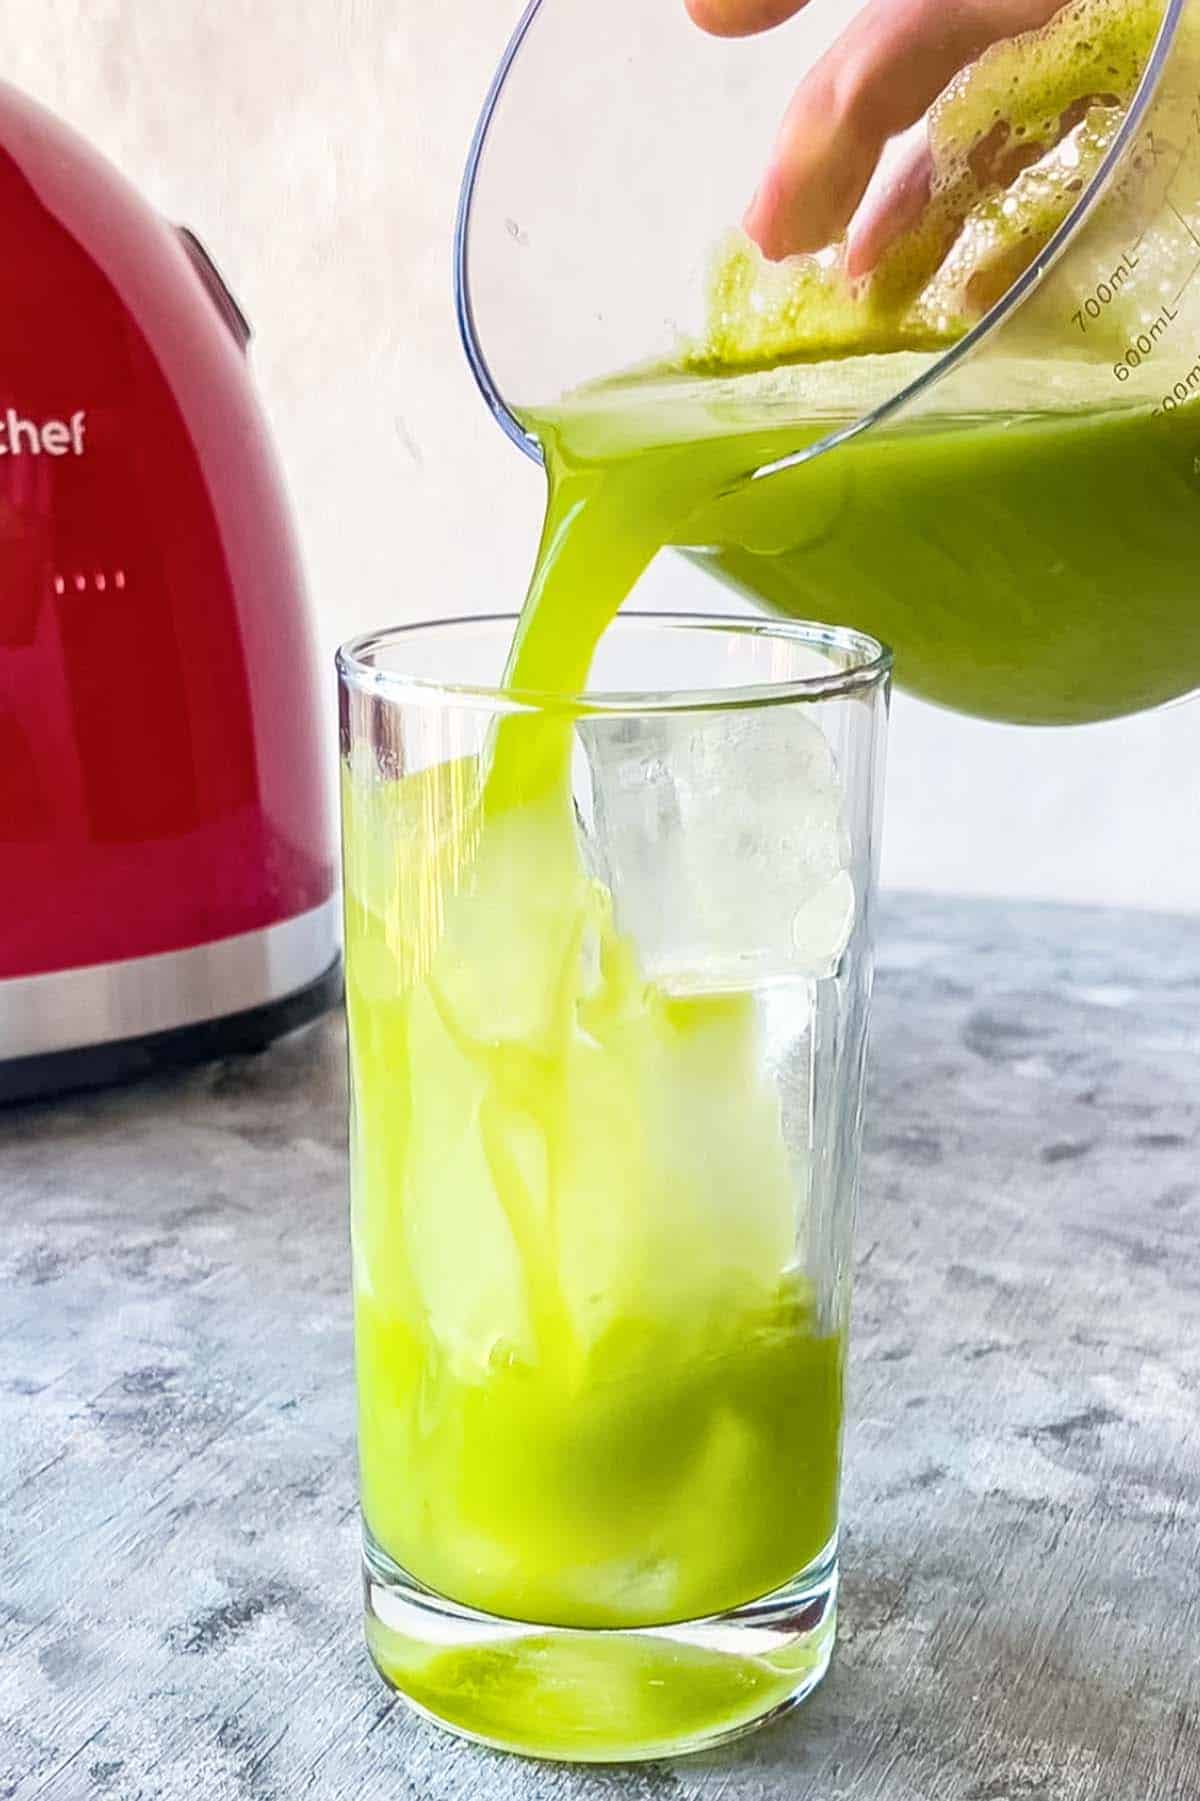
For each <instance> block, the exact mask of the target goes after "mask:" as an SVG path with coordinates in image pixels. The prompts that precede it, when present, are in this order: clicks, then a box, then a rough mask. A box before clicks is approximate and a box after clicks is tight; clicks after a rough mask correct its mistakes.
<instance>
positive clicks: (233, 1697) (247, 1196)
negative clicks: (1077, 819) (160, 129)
mask: <svg viewBox="0 0 1200 1801" xmlns="http://www.w3.org/2000/svg"><path fill="white" fill-rule="evenodd" d="M881 951H882V954H881V972H882V973H881V981H880V985H879V998H878V1013H877V1031H876V1055H875V1076H874V1107H873V1115H872V1128H871V1133H870V1149H869V1157H868V1166H867V1181H866V1193H865V1198H864V1206H863V1216H862V1222H861V1228H860V1236H859V1252H860V1255H859V1264H860V1280H859V1289H858V1308H857V1335H856V1339H855V1351H854V1360H853V1377H852V1392H851V1402H852V1426H851V1431H850V1439H849V1448H848V1478H847V1489H846V1518H847V1544H846V1567H847V1580H846V1587H845V1605H844V1612H843V1630H842V1638H841V1648H840V1652H839V1655H838V1658H837V1661H836V1664H835V1668H834V1672H833V1674H832V1675H831V1677H830V1679H829V1681H828V1683H827V1684H826V1686H825V1688H824V1689H823V1691H822V1692H821V1693H820V1694H819V1695H818V1696H817V1697H816V1698H815V1699H814V1701H812V1702H811V1703H810V1705H809V1706H808V1707H807V1708H806V1709H805V1710H803V1711H802V1712H801V1713H800V1714H799V1715H797V1716H794V1717H793V1718H792V1719H791V1720H789V1721H787V1722H785V1723H783V1724H782V1725H780V1726H778V1727H776V1728H774V1729H772V1730H771V1731H769V1732H766V1733H763V1734H761V1735H760V1736H759V1737H758V1738H756V1739H754V1740H751V1741H749V1742H747V1743H745V1744H743V1745H741V1746H739V1747H736V1748H734V1749H733V1750H731V1751H729V1752H727V1753H723V1754H721V1755H719V1756H715V1757H710V1758H705V1759H701V1760H694V1761H692V1762H689V1763H686V1764H678V1765H675V1766H670V1767H668V1766H653V1767H648V1768H645V1769H641V1770H617V1769H614V1770H592V1771H586V1770H585V1771H575V1772H570V1771H562V1770H555V1769H551V1768H536V1767H531V1766H527V1765H523V1764H522V1763H520V1762H519V1761H517V1760H515V1759H506V1758H501V1757H495V1756H491V1755H489V1754H487V1753H485V1752H481V1751H476V1750H474V1749H472V1748H469V1747H467V1746H464V1745H460V1744H457V1743H455V1742H454V1741H452V1740H450V1739H447V1738H444V1737H442V1736H440V1735H439V1734H437V1733H436V1732H435V1731H434V1730H433V1729H432V1728H430V1727H427V1726H425V1725H423V1724H422V1723H420V1722H419V1721H416V1720H413V1719H410V1718H409V1717H408V1716H407V1715H406V1714H405V1713H404V1712H403V1710H402V1709H401V1708H400V1707H399V1706H398V1705H396V1704H395V1703H394V1702H393V1701H392V1700H391V1698H390V1697H389V1696H388V1694H387V1693H386V1692H385V1691H384V1689H383V1688H382V1687H381V1686H380V1685H379V1683H378V1682H377V1680H376V1679H375V1677H374V1676H373V1674H372V1672H371V1670H370V1668H369V1666H368V1664H367V1660H366V1657H365V1654H364V1652H363V1650H362V1648H361V1644H360V1638H359V1623H358V1595H357V1576H356V1567H355V1540H356V1529H355V1519H354V1465H353V1435H352V1417H351V1398H352V1376H351V1359H350V1320H349V1307H348V1302H347V1277H346V1229H345V1197H344V1188H345V1168H344V1154H343V1132H344V1121H343V1104H344V1103H343V1077H342V1057H343V1049H342V1041H341V1034H340V1030H339V1028H338V1026H337V1025H336V1023H334V1022H330V1023H327V1024H326V1025H325V1026H323V1027H320V1028H317V1029H314V1030H312V1031H310V1032H308V1033H307V1034H305V1035H303V1036H301V1037H299V1038H297V1039H295V1040H293V1041H291V1042H290V1043H288V1044H286V1045H284V1046H281V1047H278V1048H277V1049H276V1050H275V1051H274V1052H272V1053H271V1054H269V1055H268V1056H266V1057H264V1058H262V1059H260V1060H258V1061H252V1062H245V1063H236V1064H226V1065H223V1066H220V1067H217V1068H210V1069H207V1070H204V1071H201V1072H199V1073H197V1074H193V1075H190V1076H187V1077H183V1078H175V1079H172V1080H169V1081H167V1080H164V1081H162V1082H160V1083H157V1084H151V1085H149V1086H145V1087H141V1088H137V1089H131V1090H128V1091H126V1092H124V1093H118V1094H109V1095H102V1096H96V1097H92V1098H87V1099H80V1100H74V1101H70V1102H67V1103H64V1104H60V1105H57V1106H54V1107H46V1108H42V1109H36V1110H35V1109H30V1110H26V1111H23V1112H13V1113H8V1114H3V1115H0V1192H2V1199H3V1209H2V1222H0V1274H2V1278H3V1287H2V1289H0V1297H2V1298H0V1307H2V1309H3V1313H2V1318H0V1346H2V1356H0V1493H2V1494H3V1502H2V1509H0V1534H2V1542H0V1797H3V1798H5V1801H35V1797H36V1798H37V1801H76V1798H77V1797H97V1798H98V1801H107V1798H108V1797H113V1798H114V1801H142V1798H146V1801H149V1798H151V1797H153V1798H154V1801H158V1798H159V1797H163V1798H164V1801H165V1798H168V1797H169V1798H171V1801H176V1798H183V1797H187V1798H188V1801H284V1798H285V1797H286V1798H287V1801H292V1798H293V1797H297V1796H309V1795H311V1796H314V1797H316V1796H319V1797H323V1798H328V1801H341V1798H342V1797H351V1796H353V1797H356V1798H357V1797H360V1796H365V1797H380V1798H383V1797H401V1798H406V1801H476V1798H477V1797H488V1798H489V1801H491V1798H493V1797H494V1798H495V1801H550V1798H551V1797H562V1798H563V1801H609V1798H616V1797H628V1798H629V1801H649V1798H650V1797H659V1796H662V1797H664V1798H666V1801H690V1797H693V1796H694V1797H697V1798H698V1801H783V1798H784V1797H788V1798H789V1801H790V1798H793V1797H794V1798H796V1801H807V1798H808V1797H812V1798H813V1801H1081V1798H1083V1797H1088V1798H1091V1797H1096V1798H1097V1801H1186V1798H1191V1797H1194V1796H1196V1795H1197V1794H1198V1793H1200V1668H1198V1661H1197V1660H1198V1656H1200V1248H1198V1240H1200V1162H1198V1151H1200V922H1198V921H1190V922H1189V921H1180V920H1170V919H1159V918H1145V917H1129V916H1118V915H1113V914H1103V913H1082V912H1073V911H1066V910H1062V911H1060V910H1055V909H1049V908H1046V909H1039V908H1029V907H1020V908H1004V907H1001V906H987V905H978V904H971V905H961V906H960V905H940V904H935V903H932V902H925V901H909V902H900V903H892V905H891V906H890V907H889V909H887V911H886V913H885V918H884V921H883V932H882V946H881Z"/></svg>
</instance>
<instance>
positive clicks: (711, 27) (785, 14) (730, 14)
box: [684, 0, 809, 38]
mask: <svg viewBox="0 0 1200 1801" xmlns="http://www.w3.org/2000/svg"><path fill="white" fill-rule="evenodd" d="M808 3H809V0H684V5H685V6H686V7H687V9H688V12H689V14H690V15H691V17H692V19H693V20H694V22H695V23H696V24H697V25H699V27H700V29H701V30H702V31H708V32H711V33H712V35H713V36H714V37H718V38H748V37H753V36H754V35H755V34H756V33H757V32H760V31H770V30H771V29H772V28H773V27H774V26H776V25H782V24H783V22H784V20H785V19H791V18H793V17H794V16H795V14H796V13H798V12H800V11H801V9H802V8H803V7H805V6H807V5H808Z"/></svg>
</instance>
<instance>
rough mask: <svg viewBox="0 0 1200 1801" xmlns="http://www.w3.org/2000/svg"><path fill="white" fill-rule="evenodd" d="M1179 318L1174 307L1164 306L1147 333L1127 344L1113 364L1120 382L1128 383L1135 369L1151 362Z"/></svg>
mask: <svg viewBox="0 0 1200 1801" xmlns="http://www.w3.org/2000/svg"><path fill="white" fill-rule="evenodd" d="M1178 317H1179V314H1178V313H1177V312H1176V311H1175V310H1174V308H1173V307H1169V306H1164V308H1163V310H1162V312H1161V313H1160V314H1159V315H1158V318H1157V319H1155V320H1153V321H1152V322H1151V324H1149V325H1148V326H1147V327H1146V329H1145V331H1140V332H1139V333H1138V335H1137V337H1136V338H1134V339H1133V340H1132V342H1131V343H1128V344H1126V346H1125V348H1124V350H1123V351H1122V353H1121V355H1120V356H1119V357H1118V358H1117V360H1116V362H1115V363H1114V364H1113V374H1114V375H1115V376H1116V378H1117V380H1118V381H1128V380H1129V378H1130V376H1131V375H1132V374H1133V372H1134V370H1135V369H1140V368H1141V366H1142V364H1143V363H1148V362H1149V361H1150V358H1151V357H1152V356H1153V355H1154V352H1155V351H1156V350H1157V349H1158V346H1159V344H1160V343H1161V342H1162V340H1163V338H1165V337H1166V335H1167V333H1168V332H1169V331H1170V329H1171V327H1172V326H1173V325H1174V323H1175V321H1176V320H1177V319H1178Z"/></svg>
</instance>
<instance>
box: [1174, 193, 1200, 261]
mask: <svg viewBox="0 0 1200 1801" xmlns="http://www.w3.org/2000/svg"><path fill="white" fill-rule="evenodd" d="M1167 205H1168V206H1169V207H1170V209H1171V211H1172V212H1173V213H1174V215H1175V217H1176V218H1177V219H1178V220H1179V223H1180V224H1181V225H1182V226H1183V229H1184V230H1185V231H1186V232H1187V235H1188V237H1189V238H1190V239H1191V240H1192V243H1193V244H1194V245H1195V246H1196V249H1197V250H1200V238H1198V237H1197V236H1196V234H1195V232H1194V231H1193V230H1192V228H1191V226H1190V225H1189V224H1188V222H1187V220H1186V219H1185V218H1184V216H1183V214H1182V213H1181V212H1180V210H1179V208H1178V207H1177V206H1176V204H1175V202H1174V201H1173V200H1172V199H1171V197H1170V195H1168V196H1167Z"/></svg>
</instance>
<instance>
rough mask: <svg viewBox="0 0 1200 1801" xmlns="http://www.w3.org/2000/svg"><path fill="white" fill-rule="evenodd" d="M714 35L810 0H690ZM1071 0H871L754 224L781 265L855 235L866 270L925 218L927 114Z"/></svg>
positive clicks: (789, 129) (812, 77) (855, 267)
mask: <svg viewBox="0 0 1200 1801" xmlns="http://www.w3.org/2000/svg"><path fill="white" fill-rule="evenodd" d="M684 3H685V5H686V6H687V9H688V12H689V13H690V14H691V16H692V18H693V19H694V20H695V22H696V24H697V25H700V26H701V27H702V28H703V29H704V30H705V31H709V32H712V33H714V34H715V35H717V36H719V37H748V36H752V35H754V34H755V33H757V32H760V31H769V30H770V29H771V28H772V27H773V26H776V25H781V24H782V23H783V22H784V20H786V19H790V18H792V17H793V16H794V15H795V14H796V13H798V12H800V11H801V10H802V8H803V7H805V6H806V5H808V4H810V0H684ZM1065 3H1066V0H869V3H868V4H867V5H865V6H864V7H863V8H862V10H861V11H859V12H858V13H857V14H856V16H855V17H854V19H852V21H851V22H850V24H849V26H848V27H847V28H846V30H845V31H844V32H843V33H842V34H841V36H840V37H839V38H838V39H837V41H836V43H835V44H833V46H832V47H831V48H830V49H829V50H828V51H827V52H826V54H825V55H824V56H823V57H822V58H821V60H820V62H818V63H817V64H816V65H815V66H814V68H813V69H812V70H811V71H810V73H809V74H808V76H807V77H806V78H805V80H804V81H803V82H802V83H801V85H800V87H799V88H798V89H797V92H796V94H795V97H794V98H793V100H792V103H791V105H790V107H789V108H788V112H787V116H786V117H785V119H784V122H783V126H782V129H781V131H780V133H779V137H778V139H777V141H776V143H775V148H774V150H773V152H772V155H771V160H770V162H769V164H768V167H767V171H766V174H765V175H764V177H763V180H762V183H761V185H760V187H759V190H758V192H757V194H756V195H755V197H754V199H753V201H752V202H751V204H750V208H749V211H748V212H747V214H746V217H745V220H744V224H745V228H746V231H747V232H748V234H749V235H750V237H752V238H753V239H754V241H755V242H756V243H757V244H758V246H759V248H760V249H761V250H762V252H763V254H764V255H765V256H767V257H769V258H770V259H771V261H773V262H778V261H781V260H782V259H783V258H784V257H786V256H792V255H795V254H796V253H798V252H801V251H808V252H813V251H817V250H823V249H825V248H826V246H828V245H830V244H833V243H836V242H837V241H838V240H839V239H841V238H842V237H843V236H846V239H847V244H846V268H847V273H848V274H849V275H850V276H851V278H852V279H855V280H857V279H858V278H860V277H861V276H864V275H867V274H869V273H870V272H871V270H872V269H874V268H875V266H876V265H877V264H878V262H879V261H880V259H881V258H882V256H883V255H884V253H885V252H886V251H887V249H888V248H889V246H890V245H892V244H893V243H894V242H895V241H896V239H897V238H899V237H901V236H902V235H903V234H904V232H906V231H907V230H908V229H909V228H910V226H912V225H914V224H915V223H916V221H917V220H918V219H919V218H920V216H921V214H922V212H923V211H924V209H925V206H926V204H927V203H928V200H929V196H930V182H931V178H932V173H933V165H932V158H931V154H930V148H929V135H928V129H927V114H928V112H929V109H930V107H931V106H932V105H933V103H934V102H935V101H936V100H937V98H938V96H939V95H940V94H941V93H942V92H943V91H944V90H945V88H946V87H948V85H949V84H950V82H951V81H952V80H953V79H954V77H955V76H956V75H958V74H959V73H960V72H961V71H962V70H963V69H965V68H967V67H969V65H970V64H972V63H974V62H975V61H976V60H977V59H978V58H979V57H980V56H982V55H983V53H984V51H985V50H988V49H990V47H991V46H992V45H993V44H995V43H999V42H1000V41H1001V40H1002V39H1004V38H1010V37H1016V36H1017V35H1018V34H1020V33H1021V32H1025V31H1033V30H1036V29H1038V28H1039V27H1040V26H1042V25H1045V24H1046V23H1047V22H1048V21H1049V20H1050V19H1052V18H1053V17H1054V16H1055V14H1056V13H1058V12H1060V11H1061V10H1062V8H1063V6H1064V4H1065Z"/></svg>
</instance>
